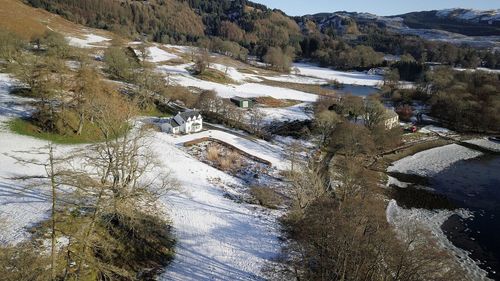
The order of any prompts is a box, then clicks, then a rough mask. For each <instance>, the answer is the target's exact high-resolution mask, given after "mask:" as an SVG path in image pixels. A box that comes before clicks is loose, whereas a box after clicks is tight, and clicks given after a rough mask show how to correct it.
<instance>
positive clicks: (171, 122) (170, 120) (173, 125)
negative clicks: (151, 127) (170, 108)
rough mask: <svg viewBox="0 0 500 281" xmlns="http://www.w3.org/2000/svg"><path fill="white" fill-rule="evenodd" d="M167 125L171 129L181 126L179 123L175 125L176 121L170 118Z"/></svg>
mask: <svg viewBox="0 0 500 281" xmlns="http://www.w3.org/2000/svg"><path fill="white" fill-rule="evenodd" d="M168 123H169V124H170V126H172V128H176V127H180V126H181V125H180V124H179V123H177V121H175V119H174V118H170V119H169V120H168Z"/></svg>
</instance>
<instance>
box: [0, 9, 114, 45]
mask: <svg viewBox="0 0 500 281" xmlns="http://www.w3.org/2000/svg"><path fill="white" fill-rule="evenodd" d="M0 15H1V16H0V28H1V29H5V30H9V31H11V32H14V33H16V34H18V35H19V36H21V37H22V38H24V39H30V38H31V37H32V36H33V35H37V34H43V33H44V32H45V31H47V30H49V29H52V30H54V31H57V32H60V33H63V34H66V35H71V36H76V37H81V34H82V30H88V31H89V32H91V33H94V34H98V35H101V36H105V37H108V38H112V37H113V36H112V35H111V33H109V32H105V31H102V30H94V29H90V28H83V27H82V26H80V25H78V24H75V23H72V22H70V21H67V20H65V19H63V18H62V17H60V16H58V15H54V14H51V13H49V12H47V11H45V10H42V9H35V8H33V7H30V6H28V5H25V4H24V3H22V1H20V0H0Z"/></svg>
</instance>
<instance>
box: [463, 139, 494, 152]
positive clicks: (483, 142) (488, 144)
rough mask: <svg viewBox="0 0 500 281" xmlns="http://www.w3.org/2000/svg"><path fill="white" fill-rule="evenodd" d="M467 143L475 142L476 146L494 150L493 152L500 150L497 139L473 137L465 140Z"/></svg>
mask: <svg viewBox="0 0 500 281" xmlns="http://www.w3.org/2000/svg"><path fill="white" fill-rule="evenodd" d="M465 142H467V143H471V144H475V145H477V146H480V147H483V148H486V149H489V150H492V151H495V152H500V142H498V141H491V140H489V139H487V138H483V139H473V140H468V141H465Z"/></svg>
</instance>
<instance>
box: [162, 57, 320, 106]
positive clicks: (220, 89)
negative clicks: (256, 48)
mask: <svg viewBox="0 0 500 281" xmlns="http://www.w3.org/2000/svg"><path fill="white" fill-rule="evenodd" d="M190 66H192V64H183V65H177V66H166V65H163V66H159V67H158V69H159V70H160V71H163V72H164V73H165V74H166V73H169V74H170V76H169V79H170V81H173V82H174V83H176V84H179V85H182V86H185V87H196V88H200V89H203V90H214V91H215V92H216V93H217V94H218V95H219V96H220V97H222V98H232V97H235V96H240V97H245V98H254V97H273V98H276V99H290V100H299V101H304V102H314V101H316V99H317V98H318V96H316V95H313V94H309V93H305V92H301V91H296V90H292V89H287V88H279V87H272V86H267V85H263V84H258V83H243V84H241V85H231V84H219V83H215V82H210V81H204V80H201V79H198V78H195V77H193V76H191V74H190V73H189V72H188V71H187V70H186V68H188V67H190Z"/></svg>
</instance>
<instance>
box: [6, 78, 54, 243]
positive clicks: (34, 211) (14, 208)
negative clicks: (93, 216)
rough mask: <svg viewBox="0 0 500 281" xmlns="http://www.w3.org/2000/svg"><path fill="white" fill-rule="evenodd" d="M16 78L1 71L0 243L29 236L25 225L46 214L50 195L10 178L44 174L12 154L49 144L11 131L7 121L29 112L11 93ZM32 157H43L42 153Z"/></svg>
mask: <svg viewBox="0 0 500 281" xmlns="http://www.w3.org/2000/svg"><path fill="white" fill-rule="evenodd" d="M13 84H14V80H12V79H11V78H9V76H7V75H6V74H0V225H1V231H0V244H7V243H17V242H20V241H22V240H23V239H25V238H26V237H28V233H27V232H26V229H25V228H26V227H29V226H32V225H34V224H35V223H37V222H39V221H41V220H43V219H45V218H46V217H47V213H46V212H47V210H49V208H50V205H49V201H48V200H49V198H50V197H48V196H47V195H46V193H45V192H44V191H43V190H41V189H37V188H33V189H26V188H25V186H24V185H23V184H21V183H20V182H18V181H15V180H12V179H10V178H12V177H16V176H22V175H33V174H43V172H44V171H43V168H42V167H37V166H35V165H22V164H19V163H16V160H15V159H13V158H12V157H10V155H13V154H15V155H17V156H19V155H20V153H16V151H30V150H33V148H39V147H42V146H44V145H46V143H45V142H43V141H40V140H36V139H33V138H29V137H24V136H19V135H15V134H12V133H10V132H9V131H8V128H7V127H6V122H7V121H9V120H10V119H11V118H13V117H19V116H24V115H26V112H27V111H28V110H27V109H26V107H25V106H23V105H21V104H20V102H22V101H23V99H21V98H19V97H14V96H11V95H9V89H10V87H11V86H12V85H13ZM29 156H30V158H37V159H40V156H38V157H33V156H31V155H29Z"/></svg>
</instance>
